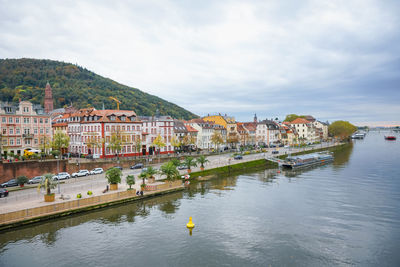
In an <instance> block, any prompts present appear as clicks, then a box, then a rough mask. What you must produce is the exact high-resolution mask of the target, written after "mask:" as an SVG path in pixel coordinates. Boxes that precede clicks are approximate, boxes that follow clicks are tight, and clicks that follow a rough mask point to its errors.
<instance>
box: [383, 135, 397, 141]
mask: <svg viewBox="0 0 400 267" xmlns="http://www.w3.org/2000/svg"><path fill="white" fill-rule="evenodd" d="M385 139H386V140H390V141H393V140H396V136H394V135H388V136H385Z"/></svg>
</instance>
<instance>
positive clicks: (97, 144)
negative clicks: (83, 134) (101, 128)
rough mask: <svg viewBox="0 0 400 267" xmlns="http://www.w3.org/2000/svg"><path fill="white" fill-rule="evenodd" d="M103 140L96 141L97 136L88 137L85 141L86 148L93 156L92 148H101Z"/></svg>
mask: <svg viewBox="0 0 400 267" xmlns="http://www.w3.org/2000/svg"><path fill="white" fill-rule="evenodd" d="M103 143H104V140H103V139H98V138H97V136H89V138H88V139H87V141H86V146H87V147H88V149H90V150H91V152H92V154H94V148H101V147H102V146H103Z"/></svg>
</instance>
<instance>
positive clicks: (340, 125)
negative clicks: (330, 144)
mask: <svg viewBox="0 0 400 267" xmlns="http://www.w3.org/2000/svg"><path fill="white" fill-rule="evenodd" d="M355 131H357V127H356V126H354V125H353V124H351V123H350V122H348V121H335V122H333V123H332V124H331V125H329V128H328V132H329V135H330V136H334V137H337V138H339V139H341V140H343V139H346V138H348V137H350V135H352V134H353V133H354V132H355Z"/></svg>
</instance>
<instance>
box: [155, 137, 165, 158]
mask: <svg viewBox="0 0 400 267" xmlns="http://www.w3.org/2000/svg"><path fill="white" fill-rule="evenodd" d="M153 145H154V146H156V147H157V151H158V162H160V152H161V151H160V149H161V148H162V147H165V142H164V139H163V138H162V137H161V135H157V137H156V139H154V141H153Z"/></svg>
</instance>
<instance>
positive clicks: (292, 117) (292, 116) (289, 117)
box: [284, 114, 306, 122]
mask: <svg viewBox="0 0 400 267" xmlns="http://www.w3.org/2000/svg"><path fill="white" fill-rule="evenodd" d="M305 117H306V116H304V115H297V114H288V115H286V118H285V120H284V121H289V122H290V121H294V120H295V119H297V118H305Z"/></svg>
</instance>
